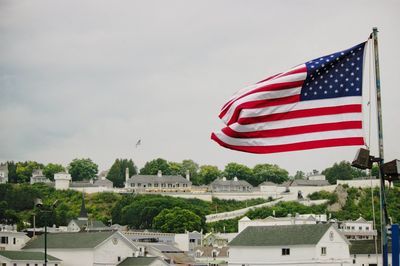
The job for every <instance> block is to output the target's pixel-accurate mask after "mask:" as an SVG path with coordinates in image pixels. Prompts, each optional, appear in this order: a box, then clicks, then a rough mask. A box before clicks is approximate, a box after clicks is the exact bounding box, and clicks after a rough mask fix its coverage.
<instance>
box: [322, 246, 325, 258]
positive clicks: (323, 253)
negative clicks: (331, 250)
mask: <svg viewBox="0 0 400 266" xmlns="http://www.w3.org/2000/svg"><path fill="white" fill-rule="evenodd" d="M321 255H322V256H325V255H326V247H321Z"/></svg>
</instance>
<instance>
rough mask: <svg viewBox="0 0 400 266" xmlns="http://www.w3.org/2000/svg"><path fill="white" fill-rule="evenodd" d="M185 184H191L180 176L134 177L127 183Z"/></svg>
mask: <svg viewBox="0 0 400 266" xmlns="http://www.w3.org/2000/svg"><path fill="white" fill-rule="evenodd" d="M162 182H166V183H186V184H189V183H190V184H191V183H192V182H190V181H189V180H187V179H186V178H184V177H182V176H180V175H163V176H157V175H134V176H132V177H131V178H129V180H128V183H162Z"/></svg>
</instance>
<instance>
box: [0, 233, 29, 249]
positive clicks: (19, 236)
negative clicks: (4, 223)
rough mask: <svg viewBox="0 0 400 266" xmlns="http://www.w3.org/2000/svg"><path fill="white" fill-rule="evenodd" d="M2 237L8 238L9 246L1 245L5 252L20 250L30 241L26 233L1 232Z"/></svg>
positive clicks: (0, 247)
mask: <svg viewBox="0 0 400 266" xmlns="http://www.w3.org/2000/svg"><path fill="white" fill-rule="evenodd" d="M0 237H8V244H2V243H0V249H2V248H4V249H5V250H20V249H21V248H22V247H23V246H25V244H26V242H28V241H29V239H30V238H29V237H28V236H27V235H25V234H24V233H21V232H11V231H0ZM14 238H15V244H14Z"/></svg>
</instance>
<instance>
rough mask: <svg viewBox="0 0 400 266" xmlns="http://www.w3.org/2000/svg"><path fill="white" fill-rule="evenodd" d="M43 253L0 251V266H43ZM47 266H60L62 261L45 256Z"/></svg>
mask: <svg viewBox="0 0 400 266" xmlns="http://www.w3.org/2000/svg"><path fill="white" fill-rule="evenodd" d="M43 261H44V253H43V252H39V251H37V252H32V251H0V265H4V266H8V265H10V266H11V265H14V266H17V265H32V266H33V265H44V264H43ZM47 265H48V266H62V265H65V264H62V261H61V260H60V259H58V258H56V257H53V256H51V255H47Z"/></svg>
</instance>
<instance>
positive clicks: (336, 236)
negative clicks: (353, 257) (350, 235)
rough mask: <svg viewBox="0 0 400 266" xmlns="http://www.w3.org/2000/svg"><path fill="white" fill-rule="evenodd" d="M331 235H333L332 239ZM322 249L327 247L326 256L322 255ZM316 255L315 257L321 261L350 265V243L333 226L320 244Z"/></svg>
mask: <svg viewBox="0 0 400 266" xmlns="http://www.w3.org/2000/svg"><path fill="white" fill-rule="evenodd" d="M331 234H332V235H333V238H332V239H331V236H330V235H331ZM322 247H326V255H322V254H321V248H322ZM315 253H316V254H315V257H316V258H318V259H319V260H321V261H333V260H343V261H346V262H348V263H350V251H349V245H348V242H347V241H346V240H345V238H344V236H342V235H341V234H340V233H339V232H338V231H337V230H336V229H335V228H334V227H333V226H331V227H330V228H329V229H328V231H327V232H326V233H325V234H324V236H323V237H322V238H321V240H320V241H319V242H318V244H317V247H316V250H315Z"/></svg>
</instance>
